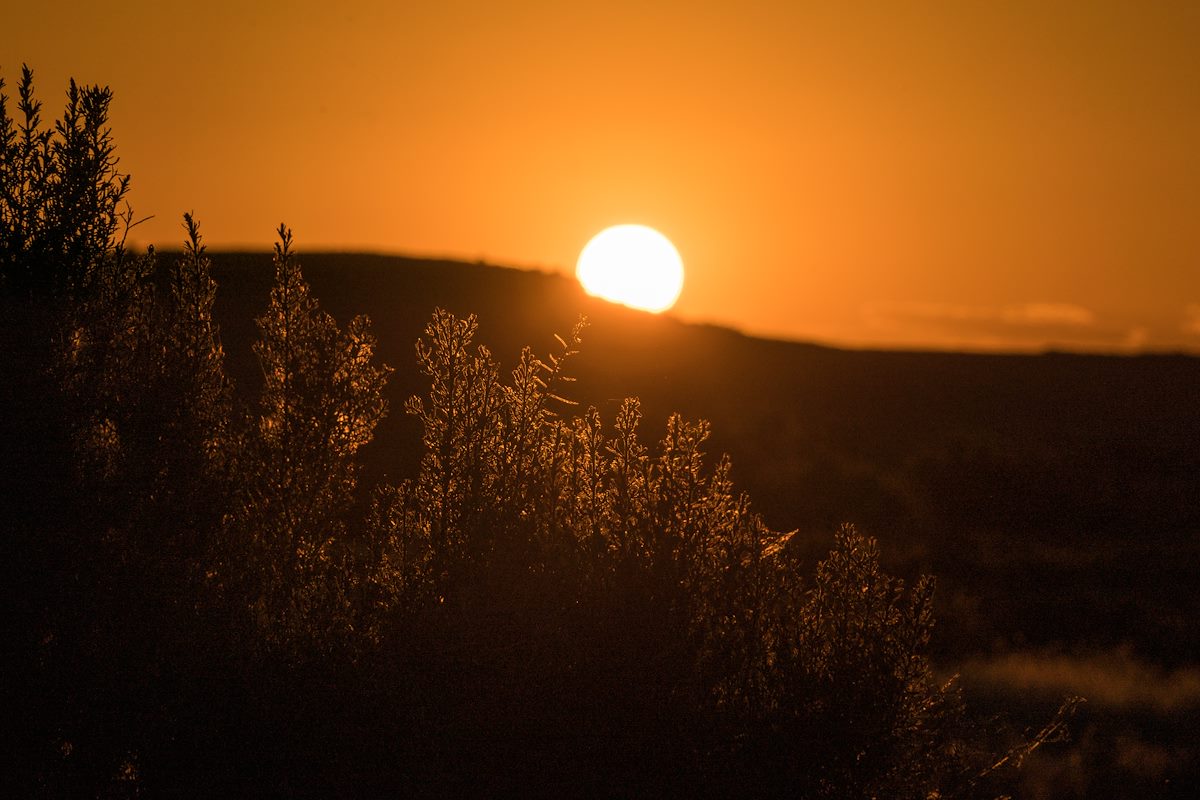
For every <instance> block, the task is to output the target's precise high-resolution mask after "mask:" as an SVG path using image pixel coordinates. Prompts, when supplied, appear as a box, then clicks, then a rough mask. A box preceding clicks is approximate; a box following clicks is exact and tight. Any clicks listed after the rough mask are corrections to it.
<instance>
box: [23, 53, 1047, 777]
mask: <svg viewBox="0 0 1200 800" xmlns="http://www.w3.org/2000/svg"><path fill="white" fill-rule="evenodd" d="M31 80H32V79H31V75H30V73H29V72H28V70H26V71H25V73H24V76H23V79H22V84H21V89H20V101H19V110H20V112H21V113H22V115H23V117H24V122H22V123H20V125H19V126H17V127H14V126H13V123H12V121H11V120H10V119H9V117H8V116H7V115H6V114H7V112H4V115H0V144H2V145H3V159H4V160H3V162H2V163H3V172H2V173H0V179H2V183H3V194H2V196H0V211H2V212H3V214H2V216H0V222H2V227H0V270H2V272H0V275H2V280H3V282H4V283H3V290H4V292H5V296H4V302H5V308H6V309H7V310H11V311H12V313H11V314H6V315H5V319H6V322H5V325H6V327H5V330H4V333H5V339H4V341H5V342H6V343H8V342H16V341H17V340H18V338H19V335H20V333H21V331H22V330H24V329H26V328H25V327H22V328H18V327H17V326H18V325H20V326H28V328H27V329H28V331H30V332H33V333H35V334H36V336H35V337H34V338H35V339H36V340H38V341H42V342H43V343H42V344H40V345H33V346H31V347H30V348H29V350H28V351H27V352H24V353H23V354H16V353H14V354H12V355H11V356H10V355H7V354H6V364H5V375H6V376H7V377H10V378H13V380H14V382H13V383H12V388H11V390H10V392H9V394H8V395H7V398H8V399H7V402H9V403H10V404H11V405H10V406H9V407H8V408H7V409H5V410H6V411H9V412H11V414H13V415H15V418H16V419H17V420H23V421H28V422H29V423H30V427H29V428H28V430H29V431H32V432H33V433H28V432H27V433H25V434H22V436H23V437H24V438H21V437H20V436H17V435H16V434H15V433H14V437H15V441H16V442H17V450H18V451H19V452H18V454H17V460H16V461H15V462H13V463H15V464H16V468H17V469H25V468H28V469H29V470H30V477H27V478H26V484H25V487H26V490H27V491H28V492H30V493H31V497H32V499H30V500H29V501H27V502H24V503H23V504H21V503H15V504H7V505H6V506H5V515H6V521H7V522H9V523H10V524H9V527H10V528H11V530H12V531H13V533H12V536H11V537H10V538H9V540H8V541H6V543H5V545H6V548H7V549H8V554H9V555H12V556H14V557H15V558H14V559H13V560H10V561H9V563H10V564H11V565H12V566H10V567H9V569H10V570H11V571H12V574H11V575H10V576H9V577H10V578H12V580H11V581H10V582H9V583H10V590H11V589H12V587H14V586H15V587H17V588H18V589H20V590H22V591H24V592H25V595H24V597H23V599H22V601H21V604H20V605H19V606H14V608H17V612H16V613H15V621H16V623H17V625H18V628H19V629H18V633H17V635H16V636H15V641H16V642H17V644H18V647H19V648H21V649H22V656H21V658H20V659H19V660H18V661H17V662H16V669H15V672H16V673H17V676H16V681H15V682H14V685H15V686H16V687H17V690H18V692H23V693H24V694H25V695H26V699H25V700H24V701H23V705H22V706H21V708H20V712H21V715H22V716H21V719H22V720H23V721H22V722H19V723H17V725H18V726H19V730H18V733H19V735H20V736H21V738H22V740H23V741H24V742H25V743H26V745H25V748H24V750H22V751H21V752H20V754H19V755H20V758H21V759H22V763H21V764H20V765H18V766H17V767H16V768H15V769H14V771H13V772H12V773H11V774H10V775H9V778H11V779H13V780H14V781H16V782H17V783H18V785H19V786H18V788H19V790H20V793H21V794H27V795H36V794H44V795H58V794H98V793H104V794H106V795H114V796H121V795H133V794H138V793H139V792H141V791H143V790H145V791H147V792H150V793H155V794H157V793H163V794H197V795H204V796H211V795H214V794H219V793H235V794H247V793H250V794H271V795H274V794H284V795H294V794H310V793H312V794H334V793H339V794H345V793H352V794H375V793H387V794H395V793H416V794H422V793H428V794H453V793H459V792H467V791H471V792H473V793H480V792H483V793H498V794H503V793H510V792H512V793H516V792H521V793H525V794H601V795H608V794H649V795H694V794H713V795H725V794H732V793H734V792H737V793H743V794H751V795H774V794H784V793H787V794H791V795H799V796H811V797H821V796H824V797H869V796H870V797H875V796H887V797H914V798H915V797H922V798H926V797H950V796H974V795H982V794H987V793H989V792H994V791H995V790H997V787H998V786H999V785H1000V783H998V782H1000V781H1001V779H1002V778H1003V776H1002V775H1001V774H1000V767H1002V766H1006V765H1011V764H1015V763H1017V762H1018V761H1019V760H1020V759H1019V758H1016V757H1012V758H1009V757H1007V756H1006V755H1005V754H1006V753H1010V752H1011V753H1016V754H1020V753H1023V752H1026V751H1027V750H1028V749H1029V748H1031V747H1032V746H1034V745H1036V744H1037V743H1039V741H1040V740H1039V739H1038V737H1034V738H1033V739H1032V740H1029V741H1014V742H1005V741H1002V740H1001V739H999V738H997V736H996V735H995V732H994V731H993V730H991V729H990V728H988V727H987V726H982V725H979V724H977V723H975V722H974V721H972V720H971V719H970V717H969V716H968V715H967V714H966V713H965V711H964V709H963V706H962V704H961V702H960V700H959V698H958V695H957V692H956V690H955V688H954V686H953V684H952V683H950V684H940V683H938V682H937V681H935V680H934V678H933V676H932V673H931V669H930V666H929V663H928V660H927V658H926V655H925V651H926V647H927V644H928V641H929V636H930V632H931V629H932V625H933V622H932V614H931V602H932V600H931V598H932V594H933V582H932V580H930V579H928V578H922V579H920V580H918V581H917V582H916V583H915V584H914V585H913V586H912V587H911V588H909V587H906V585H905V584H904V583H903V582H902V581H900V580H898V579H897V578H894V577H892V576H889V575H887V574H885V573H884V572H883V571H882V570H881V568H880V565H879V557H878V551H877V547H876V544H875V542H874V540H873V539H869V538H866V537H863V536H861V535H859V534H858V533H857V532H855V531H854V530H853V529H852V528H845V529H843V530H842V531H841V532H840V533H839V534H838V535H837V538H836V540H835V544H834V548H833V550H832V551H831V552H830V554H829V556H828V558H827V559H825V560H824V561H822V562H821V563H819V564H817V565H815V572H814V571H813V569H812V566H813V565H811V564H806V563H803V562H802V560H801V559H800V558H799V557H798V556H797V555H796V554H795V553H796V551H797V549H798V548H795V547H793V546H792V545H793V541H792V540H793V537H794V534H788V533H779V532H775V531H772V530H769V529H768V528H767V526H766V525H764V523H763V522H762V520H761V519H760V518H759V517H758V516H757V515H756V514H755V513H754V512H753V511H752V509H751V506H750V501H749V499H748V498H747V496H746V495H745V494H744V493H740V492H738V491H737V490H736V489H735V488H734V485H733V481H732V478H731V473H732V468H731V464H730V462H729V460H728V459H727V458H721V459H718V460H717V461H716V463H715V464H714V465H712V466H710V465H709V463H708V462H707V459H706V457H705V453H704V451H703V448H704V445H705V442H706V440H707V439H708V436H709V428H708V425H707V423H705V422H689V421H687V420H684V419H683V418H681V417H680V416H678V415H675V416H671V417H670V418H669V419H668V420H667V424H666V433H665V435H664V436H663V438H662V439H661V440H660V441H659V442H657V443H656V444H655V445H654V446H652V447H651V446H647V445H646V444H645V443H643V442H642V441H641V439H640V438H639V423H640V420H641V409H640V406H639V403H638V401H637V400H636V399H628V400H625V401H624V402H623V403H622V404H621V406H620V408H619V410H618V411H617V414H616V417H615V419H614V420H612V421H611V423H606V421H605V420H604V419H603V418H602V417H601V414H600V413H599V412H598V411H597V410H596V409H595V408H586V409H580V408H579V407H577V406H576V405H575V404H574V403H573V402H572V400H571V399H570V385H571V381H572V377H571V374H570V372H571V370H570V368H571V358H572V356H574V355H575V354H576V352H577V351H578V349H579V347H580V346H581V341H582V338H583V335H584V332H585V325H584V324H583V323H582V322H581V323H580V325H579V326H577V327H576V329H575V330H574V331H573V332H572V333H571V335H570V336H569V337H567V338H565V339H561V338H560V339H559V345H560V347H559V349H558V351H557V352H556V353H554V354H552V355H550V356H549V357H548V358H547V359H546V360H544V361H543V360H542V359H540V358H538V357H536V356H535V355H534V354H533V351H532V350H530V349H526V350H525V351H524V352H523V353H522V354H521V356H520V358H519V361H518V363H517V364H516V367H515V368H514V369H513V370H512V372H511V374H510V376H509V379H508V380H504V379H502V377H501V369H500V366H499V365H498V364H497V363H496V362H495V360H494V359H493V358H492V355H491V353H490V352H489V351H488V350H487V349H486V348H485V347H483V346H480V345H478V344H477V343H476V342H475V335H476V332H477V324H476V320H475V319H474V317H468V318H466V319H459V318H456V317H455V316H453V315H451V314H449V313H447V312H445V311H442V310H437V311H435V312H434V314H433V317H432V319H431V321H430V322H429V324H428V326H427V327H426V329H425V335H424V336H423V337H422V338H421V339H420V340H419V341H418V343H417V345H416V357H417V362H418V365H419V368H420V370H421V371H422V373H423V374H424V375H425V376H426V378H428V381H429V391H428V394H427V395H426V396H425V397H422V398H413V399H410V400H409V401H408V403H407V404H406V405H405V410H406V411H407V412H408V413H409V414H411V415H413V416H414V417H415V418H416V419H417V420H418V421H419V423H420V425H421V428H422V436H421V440H420V442H419V443H414V446H416V447H419V448H420V454H421V457H420V468H419V471H418V473H417V474H416V475H413V476H412V477H411V478H409V479H408V480H404V481H401V482H400V483H398V484H395V485H385V486H380V487H375V488H373V489H371V488H370V487H367V489H366V490H364V487H361V486H360V485H359V471H360V470H359V462H358V457H359V453H360V450H361V449H362V448H363V447H364V446H366V445H368V444H369V443H370V441H371V439H372V435H373V432H374V429H375V427H376V425H377V423H378V422H379V420H380V419H381V418H382V416H383V415H384V413H385V410H386V407H387V403H386V400H385V386H386V380H387V376H388V373H389V371H390V369H389V368H388V367H384V366H379V365H376V364H375V363H374V349H375V341H374V339H373V337H372V335H371V334H370V331H369V324H368V321H367V320H366V319H365V318H361V317H360V318H355V319H353V320H351V321H350V322H349V324H348V325H346V326H345V328H341V327H339V326H338V324H337V323H336V322H335V321H334V320H333V318H332V317H330V316H329V315H328V314H326V313H324V312H323V311H321V309H320V307H319V305H318V303H317V301H316V299H315V298H314V297H313V296H312V295H311V293H310V291H309V287H308V285H307V283H306V282H305V280H304V278H303V275H302V273H301V269H300V266H299V264H298V262H297V261H296V259H295V256H294V253H293V251H292V237H291V231H290V230H288V229H287V228H286V227H284V226H280V229H279V238H280V241H279V243H278V244H277V245H276V247H275V260H274V282H273V287H272V289H271V293H270V297H269V302H268V305H267V308H266V310H265V312H264V313H263V314H262V316H261V317H259V319H258V332H259V335H258V340H257V341H256V342H255V343H254V344H253V350H254V353H255V354H256V355H257V357H258V361H259V364H260V366H261V384H260V385H255V386H241V387H234V386H232V384H231V381H230V380H229V378H228V376H227V374H226V372H225V365H224V360H225V350H224V346H223V344H222V342H221V339H220V335H219V331H218V330H217V328H216V326H215V324H214V323H213V319H212V307H213V304H214V302H215V298H216V285H215V282H214V281H213V279H212V276H211V271H210V264H209V262H208V259H207V256H206V255H205V250H204V246H203V244H202V241H201V236H200V232H199V227H198V225H197V224H196V222H195V221H194V219H193V218H192V216H191V215H190V214H188V215H185V216H184V228H185V232H186V239H185V242H184V249H183V252H182V254H181V255H180V256H179V257H178V258H177V259H175V260H174V261H173V263H172V264H170V265H168V267H167V268H166V269H165V271H164V270H163V269H160V267H159V265H158V262H157V258H156V257H155V255H154V254H153V252H151V253H148V254H146V255H145V256H134V255H132V254H130V253H127V252H126V251H125V250H124V248H123V247H122V245H121V243H120V241H119V240H118V239H117V234H118V230H117V227H118V221H119V215H117V213H116V205H117V203H118V202H119V201H120V200H121V198H122V197H123V195H124V193H125V191H126V189H127V187H128V181H127V178H126V177H124V176H120V175H118V174H117V172H116V160H115V157H114V156H113V150H112V145H111V142H110V138H109V133H108V129H107V127H106V110H107V104H108V100H109V98H110V94H109V93H108V91H107V90H106V89H95V88H91V89H83V90H79V89H77V88H76V87H75V86H74V84H72V88H71V90H70V92H69V95H68V107H67V111H66V113H65V114H64V118H63V121H62V122H61V123H59V124H58V125H57V126H56V127H55V132H53V133H47V132H40V131H39V127H38V126H39V124H40V123H39V120H38V106H37V104H36V103H35V102H34V101H33V99H32V84H31ZM0 109H2V106H0ZM126 221H128V217H126ZM46 342H49V344H47V343H46ZM26 371H32V372H31V374H35V375H37V376H41V377H37V378H30V379H25V380H23V381H16V376H18V375H20V374H22V373H23V372H26ZM235 389H236V390H235ZM6 416H8V415H7V414H6ZM15 430H16V427H15V426H14V431H15ZM39 447H43V450H42V452H40V453H39V452H35V451H36V450H37V448H39ZM39 502H41V503H43V504H46V503H50V504H54V506H55V507H53V508H46V509H44V511H43V510H41V509H39V506H38V503H39ZM24 568H32V569H33V570H35V573H34V574H35V575H36V576H37V577H35V578H32V579H31V578H29V577H28V576H27V575H24V573H23V572H19V571H20V570H22V569H24ZM1023 748H1024V749H1023Z"/></svg>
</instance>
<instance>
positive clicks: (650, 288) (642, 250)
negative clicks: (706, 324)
mask: <svg viewBox="0 0 1200 800" xmlns="http://www.w3.org/2000/svg"><path fill="white" fill-rule="evenodd" d="M575 275H576V276H577V277H578V278H579V282H580V284H582V285H583V289H584V291H586V292H587V293H588V294H590V295H592V296H593V297H601V298H604V299H605V300H610V301H612V302H614V303H622V304H624V305H627V306H629V307H630V308H638V309H641V310H643V311H651V312H654V313H655V314H657V313H659V312H661V311H666V310H667V309H668V308H670V307H671V306H673V305H675V301H676V300H678V299H679V293H680V292H681V291H682V290H683V259H682V258H680V257H679V251H678V250H676V249H675V245H673V244H671V241H670V240H669V239H668V238H667V237H665V236H663V235H662V234H661V233H659V232H658V231H656V230H654V229H653V228H648V227H646V226H645V225H616V226H613V227H611V228H606V229H605V230H603V231H601V232H600V233H598V234H596V235H595V236H594V237H592V240H591V241H590V242H588V243H587V245H586V246H585V247H584V248H583V252H581V253H580V254H579V262H578V263H577V264H576V267H575Z"/></svg>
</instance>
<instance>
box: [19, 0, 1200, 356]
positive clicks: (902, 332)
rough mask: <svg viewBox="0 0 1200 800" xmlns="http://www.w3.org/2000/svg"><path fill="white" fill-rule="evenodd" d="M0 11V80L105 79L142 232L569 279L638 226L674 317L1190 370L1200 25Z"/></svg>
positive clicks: (1068, 11) (833, 17)
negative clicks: (586, 259) (589, 248)
mask: <svg viewBox="0 0 1200 800" xmlns="http://www.w3.org/2000/svg"><path fill="white" fill-rule="evenodd" d="M68 5H69V7H68V9H66V17H65V18H66V19H68V20H69V24H67V25H64V9H63V8H61V7H55V8H49V7H34V6H31V5H26V6H22V7H18V8H14V9H11V10H10V11H9V12H8V13H7V14H6V16H7V17H8V24H7V25H6V26H5V28H6V31H5V32H4V33H3V34H0V69H2V70H3V74H4V76H5V78H6V79H7V80H8V86H7V87H6V88H5V91H6V92H7V93H9V94H10V96H11V94H12V92H13V91H14V87H13V83H14V79H15V78H16V76H17V75H19V69H20V64H21V63H27V64H29V66H30V67H32V68H33V69H34V71H35V75H36V86H37V87H38V91H39V98H40V99H41V100H42V102H43V104H44V109H43V116H44V117H45V118H48V119H53V118H55V117H57V115H58V114H59V113H60V111H61V108H62V101H63V90H64V89H65V87H66V83H67V80H68V79H69V78H71V77H74V78H75V79H77V80H78V81H79V82H81V83H89V84H91V83H98V84H105V85H108V86H110V87H112V89H113V91H114V94H115V99H114V102H113V106H112V115H111V116H112V126H113V129H114V135H115V138H116V141H117V145H118V153H119V155H120V156H121V159H122V161H121V167H122V169H123V170H125V171H127V172H129V173H130V174H131V175H132V176H133V189H132V192H131V194H130V200H131V202H132V204H133V206H134V209H135V214H136V216H137V217H143V216H147V215H153V218H152V219H151V220H149V221H148V222H146V223H144V224H143V225H141V226H139V227H137V228H135V229H134V231H133V232H132V233H131V239H132V240H134V241H135V242H137V243H138V244H140V245H145V244H148V243H154V244H156V245H158V246H177V245H178V243H179V242H180V241H181V238H182V233H181V230H180V227H179V219H180V215H181V214H182V213H183V212H184V211H194V212H195V214H196V215H197V217H198V219H200V220H201V222H202V224H203V225H204V230H205V233H206V237H207V239H208V241H209V244H210V246H211V247H213V248H214V249H222V248H224V249H229V248H243V247H249V248H254V249H264V250H265V249H267V248H268V247H269V246H270V242H271V239H272V235H273V231H274V230H275V227H276V226H277V224H278V222H279V221H280V220H285V221H286V222H287V224H288V225H289V226H291V227H292V228H293V229H294V230H295V231H296V236H297V244H298V247H299V248H300V250H301V252H302V253H303V252H304V251H305V250H308V251H313V250H329V249H336V250H349V251H355V250H367V251H382V252H395V253H407V254H417V255H438V256H448V257H454V258H461V259H466V260H476V259H482V260H486V261H488V262H490V263H497V264H505V265H517V266H525V267H536V268H543V269H550V270H554V271H559V272H562V273H564V274H570V273H571V272H573V270H574V265H575V261H576V258H577V256H578V254H579V251H580V249H581V248H582V247H583V246H584V244H585V243H586V242H587V241H588V240H589V239H590V237H592V236H593V235H594V234H596V233H597V232H599V231H600V230H602V229H604V228H606V227H608V226H610V225H615V224H621V223H639V224H644V225H649V226H652V227H654V228H656V229H657V230H660V231H662V232H663V233H664V234H665V235H666V236H667V237H669V238H670V239H671V241H673V242H674V243H675V244H676V245H677V246H678V248H679V250H680V251H681V253H682V255H683V258H684V261H685V262H686V264H687V282H686V285H685V288H684V291H683V294H682V295H681V296H680V298H679V302H678V304H677V305H676V306H675V308H674V309H673V311H672V312H671V313H673V314H676V315H678V316H680V317H681V318H684V319H689V320H697V321H710V322H716V323H720V324H726V325H731V326H733V327H736V328H739V329H741V330H744V331H746V332H749V333H753V334H759V335H767V336H775V337H782V338H789V339H810V340H817V341H821V342H827V343H831V344H839V345H850V346H881V347H895V348H908V347H934V348H941V349H999V350H1037V349H1044V348H1048V347H1062V348H1068V349H1083V350H1098V351H1105V352H1130V351H1140V350H1185V351H1190V352H1200V225H1196V220H1197V219H1200V152H1198V151H1197V149H1196V147H1195V142H1196V141H1200V55H1198V54H1197V51H1196V48H1195V47H1194V42H1195V41H1197V40H1200V9H1198V8H1196V7H1195V6H1192V5H1189V4H1185V3H1168V2H1161V3H1152V4H1129V5H1118V4H1108V5H1105V6H1103V7H1100V6H1099V5H1098V4H1083V3H1079V4H1074V3H1067V4H1057V5H1056V6H1055V7H1054V8H1047V7H1043V5H1042V4H1024V3H1019V4H1005V5H1004V6H1003V7H995V8H983V7H981V6H974V5H972V6H970V7H963V6H962V5H960V4H950V3H946V4H942V3H936V4H933V5H929V4H922V5H921V6H920V7H919V8H912V9H902V8H899V7H889V8H886V9H875V10H862V9H849V8H841V7H839V8H834V9H828V8H819V7H817V6H815V5H812V4H806V3H800V4H796V3H788V4H784V3H756V4H751V5H748V6H743V7H739V9H738V10H737V11H736V12H734V11H730V10H728V9H722V8H719V7H718V6H716V5H712V4H700V5H697V4H684V3H677V2H671V3H661V4H657V5H656V6H655V7H654V8H644V7H642V6H641V5H639V4H633V3H623V2H618V3H605V4H591V3H584V4H572V5H571V7H570V8H562V7H558V6H556V5H554V4H549V3H520V4H512V3H509V4H498V5H497V4H479V3H461V2H460V3H453V2H452V3H444V4H439V5H438V6H437V7H436V8H410V7H400V6H396V5H394V4H385V3H375V2H366V3H355V4H352V5H347V6H338V7H334V6H329V5H326V4H321V3H314V2H311V0H305V2H298V3H291V4H287V5H283V4H276V3H265V4H261V5H256V6H253V7H249V6H245V5H244V4H238V5H234V4H232V3H228V2H214V3H209V4H205V5H203V6H192V7H186V8H185V7H171V8H166V7H162V6H160V5H158V4H140V3H134V4H129V5H126V6H122V7H120V8H117V9H105V8H100V7H94V6H92V5H90V4H68Z"/></svg>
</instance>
